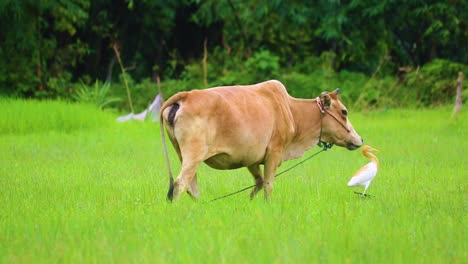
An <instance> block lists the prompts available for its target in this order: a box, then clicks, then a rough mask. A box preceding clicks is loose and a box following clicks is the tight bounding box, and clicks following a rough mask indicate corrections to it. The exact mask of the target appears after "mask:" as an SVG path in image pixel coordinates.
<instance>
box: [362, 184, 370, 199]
mask: <svg viewBox="0 0 468 264" xmlns="http://www.w3.org/2000/svg"><path fill="white" fill-rule="evenodd" d="M369 185H370V182H368V183H366V187H365V188H364V191H363V192H362V196H364V197H365V196H366V191H367V188H369Z"/></svg>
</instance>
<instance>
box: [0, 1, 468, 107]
mask: <svg viewBox="0 0 468 264" xmlns="http://www.w3.org/2000/svg"><path fill="white" fill-rule="evenodd" d="M467 6H468V1H461V0H450V1H434V0H348V1H340V0H317V1H310V0H295V1H286V0H244V1H240V0H139V1H138V0H127V1H124V0H120V1H111V0H94V1H91V0H56V1H52V0H41V1H36V0H23V1H16V0H0V95H2V96H8V97H22V98H38V99H62V100H69V101H85V102H94V103H95V104H96V105H98V106H99V107H100V108H104V107H111V108H114V109H119V110H121V111H129V110H130V105H129V102H128V99H127V94H126V88H125V82H124V80H125V81H126V82H127V83H128V86H129V88H130V91H131V97H132V100H133V105H134V107H135V110H136V111H140V110H143V109H144V108H146V107H147V106H148V105H149V104H150V103H151V100H152V99H153V98H154V96H155V94H156V93H157V92H158V89H157V86H156V80H157V79H158V78H160V80H161V88H162V91H163V94H164V96H165V97H166V98H168V97H169V96H170V95H172V94H174V93H176V92H178V91H181V90H191V89H201V88H205V87H211V86H218V85H230V84H251V83H256V82H261V81H265V80H268V79H273V78H274V79H278V80H280V81H282V82H283V83H284V84H285V85H286V87H287V89H288V91H289V92H290V94H291V95H293V96H296V97H309V98H310V97H315V96H317V95H318V94H319V93H320V92H321V91H323V90H332V89H334V88H336V87H340V88H342V91H343V97H344V98H343V99H344V101H345V103H346V104H348V106H352V107H355V108H358V109H369V108H371V109H372V108H387V107H399V106H404V107H407V106H410V107H427V106H434V105H440V104H447V103H452V102H453V100H454V95H455V86H456V79H457V75H458V72H464V73H465V75H466V73H467V72H468V66H467V63H468V28H467V21H468V8H467ZM114 47H115V48H116V50H117V51H116V50H115V49H114ZM119 57H121V61H122V62H123V65H124V69H125V73H122V70H121V68H120V66H119ZM465 98H466V96H465Z"/></svg>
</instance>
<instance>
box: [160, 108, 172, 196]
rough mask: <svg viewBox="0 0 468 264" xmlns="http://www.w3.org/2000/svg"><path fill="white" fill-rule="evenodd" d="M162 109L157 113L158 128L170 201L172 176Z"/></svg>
mask: <svg viewBox="0 0 468 264" xmlns="http://www.w3.org/2000/svg"><path fill="white" fill-rule="evenodd" d="M163 110H164V109H163V108H161V112H160V114H159V130H160V132H161V142H162V145H163V150H164V158H165V159H166V166H167V170H168V171H169V191H168V192H167V200H168V201H172V198H173V193H174V177H173V176H172V170H171V162H170V161H169V154H168V152H167V144H166V135H165V133H164V118H163V116H162V112H163Z"/></svg>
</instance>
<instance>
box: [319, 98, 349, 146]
mask: <svg viewBox="0 0 468 264" xmlns="http://www.w3.org/2000/svg"><path fill="white" fill-rule="evenodd" d="M315 102H316V103H317V106H318V108H319V110H320V136H319V139H318V145H319V147H321V148H323V150H327V149H330V148H331V147H332V146H333V144H331V143H327V142H325V141H323V140H322V133H323V117H324V115H325V113H327V114H329V115H330V116H331V117H333V119H335V120H336V122H338V124H340V125H341V126H342V127H343V128H344V129H345V130H346V131H347V132H348V133H351V130H349V128H348V127H347V126H346V125H345V124H343V122H341V121H340V120H339V119H338V118H337V117H336V116H335V115H334V114H333V113H332V112H330V111H328V109H326V108H325V107H324V106H323V105H322V101H321V100H320V97H317V98H315Z"/></svg>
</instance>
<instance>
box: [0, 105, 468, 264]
mask: <svg viewBox="0 0 468 264" xmlns="http://www.w3.org/2000/svg"><path fill="white" fill-rule="evenodd" d="M0 108H1V109H2V111H1V112H0V186H1V187H0V188H1V191H0V262H1V263H77V262H78V263H80V262H81V263H109V262H110V263H323V262H328V263H330V262H331V263H467V262H468V250H467V244H468V232H467V228H466V227H467V220H468V218H467V211H468V207H467V206H468V199H467V198H468V197H467V187H468V185H467V184H468V181H467V179H468V171H467V164H468V155H467V153H466V150H467V149H468V143H467V140H466V136H467V133H466V132H467V131H468V130H467V129H468V124H467V118H466V114H467V112H466V111H464V112H462V113H461V115H460V116H459V117H458V119H456V120H452V119H451V118H450V116H451V110H452V109H451V107H441V108H436V109H426V110H411V109H410V110H398V109H390V110H388V111H384V112H377V111H376V112H363V113H353V112H351V111H350V120H351V121H352V123H353V125H354V127H355V129H356V130H357V131H358V133H359V134H360V135H361V136H362V137H363V138H364V139H365V143H367V144H369V145H371V146H373V147H375V148H378V149H380V150H381V152H380V153H378V154H377V155H378V157H379V159H380V163H381V167H380V171H379V174H378V175H377V177H376V178H375V179H374V181H373V183H372V184H371V186H370V187H369V189H368V193H369V194H371V195H373V198H371V199H362V198H360V197H358V196H357V195H355V194H354V193H353V190H356V191H362V188H354V189H352V188H349V187H347V186H346V183H347V181H348V180H349V178H350V177H351V175H352V174H353V173H354V172H355V171H356V170H357V169H359V168H360V167H361V166H363V165H364V164H366V163H367V162H368V160H367V159H366V158H364V157H362V155H361V153H360V152H359V151H353V152H351V151H348V150H345V149H342V148H339V147H333V148H332V149H331V150H329V151H327V152H323V153H321V154H319V155H318V156H316V157H315V158H313V159H311V160H309V161H307V162H306V163H304V164H301V165H300V166H298V167H296V168H295V169H293V170H292V171H290V172H288V173H286V174H283V175H281V176H280V177H278V178H277V179H276V181H275V187H274V191H273V196H272V200H271V201H270V202H269V203H266V202H265V201H264V200H263V193H261V194H260V195H259V196H257V198H256V199H255V200H253V201H250V200H249V198H248V196H249V192H248V191H247V192H244V193H240V194H238V195H236V196H232V197H229V198H226V199H223V200H219V201H216V202H213V203H208V202H207V201H209V200H211V199H214V198H216V197H218V196H221V195H224V194H227V193H230V192H232V191H236V190H238V189H241V188H243V187H246V186H249V185H251V184H253V179H252V177H251V176H250V175H249V173H248V171H247V169H245V168H244V169H239V170H232V171H217V170H213V169H211V168H209V167H208V166H206V165H203V166H202V167H201V168H200V170H199V186H200V192H201V197H200V200H199V201H198V202H193V201H192V200H191V199H190V198H189V196H188V195H184V196H183V197H182V198H181V199H180V200H179V201H178V202H177V203H175V204H168V203H166V199H165V195H166V192H167V187H168V179H167V170H166V166H165V163H164V158H163V155H162V153H163V152H162V148H161V144H160V142H161V140H160V138H159V124H153V123H150V122H144V123H142V122H129V123H121V124H119V123H117V122H115V118H116V114H113V113H109V112H102V111H99V110H96V109H94V108H93V107H91V106H86V105H76V104H68V103H64V102H53V101H49V102H47V101H46V102H36V101H23V100H6V99H0ZM170 148H171V152H170V154H171V158H172V165H173V169H174V173H176V174H177V173H178V170H179V168H180V166H179V164H178V161H177V159H176V156H175V154H174V152H173V151H172V146H171V147H170ZM318 150H319V149H318V148H314V149H311V150H309V151H308V152H307V153H306V155H305V156H304V157H308V156H310V155H312V154H313V153H315V152H316V151H318ZM298 161H300V159H298V160H293V161H288V162H285V163H284V164H283V165H282V166H281V167H280V168H279V171H282V170H284V169H286V168H288V167H290V166H292V165H294V164H296V163H297V162H298Z"/></svg>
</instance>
